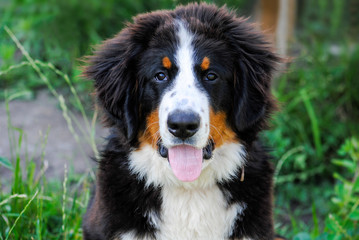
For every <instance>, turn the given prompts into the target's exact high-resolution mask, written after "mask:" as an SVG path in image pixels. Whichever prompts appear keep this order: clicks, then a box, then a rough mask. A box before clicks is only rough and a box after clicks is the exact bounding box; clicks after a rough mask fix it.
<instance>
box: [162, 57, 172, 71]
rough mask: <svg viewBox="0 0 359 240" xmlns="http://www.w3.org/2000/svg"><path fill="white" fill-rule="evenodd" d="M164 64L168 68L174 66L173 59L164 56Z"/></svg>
mask: <svg viewBox="0 0 359 240" xmlns="http://www.w3.org/2000/svg"><path fill="white" fill-rule="evenodd" d="M162 65H163V66H164V67H165V68H167V69H170V68H171V66H172V63H171V60H170V59H169V58H168V57H164V58H162Z"/></svg>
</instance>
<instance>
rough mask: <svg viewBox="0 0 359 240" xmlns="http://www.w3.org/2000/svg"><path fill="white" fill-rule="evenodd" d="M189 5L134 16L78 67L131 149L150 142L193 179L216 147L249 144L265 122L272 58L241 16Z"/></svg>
mask: <svg viewBox="0 0 359 240" xmlns="http://www.w3.org/2000/svg"><path fill="white" fill-rule="evenodd" d="M194 6H196V5H189V6H187V7H179V8H177V9H176V10H175V11H171V12H163V11H162V12H154V13H150V14H145V15H140V16H139V17H137V18H136V19H135V22H134V23H133V24H130V25H129V26H128V27H127V28H125V29H124V30H123V31H122V32H120V33H119V34H118V35H117V36H116V37H114V38H113V39H110V40H108V41H106V42H105V43H104V44H103V45H102V46H101V47H100V48H99V50H98V51H97V52H96V54H95V55H94V56H93V57H91V58H90V66H88V67H87V69H86V71H85V74H86V76H87V77H89V78H92V79H94V80H95V81H96V82H95V87H96V92H97V96H98V99H99V102H100V104H101V105H102V106H103V108H104V110H105V112H106V118H107V122H108V123H109V125H111V126H115V127H116V128H118V129H119V130H120V131H121V132H122V133H123V135H124V136H125V138H126V139H127V141H128V143H129V144H130V145H131V146H132V147H135V148H141V147H143V146H144V145H151V147H152V148H155V149H156V151H158V154H159V155H160V156H161V157H162V158H167V159H168V161H169V163H170V166H171V169H172V170H173V173H174V174H175V176H176V177H177V178H178V179H179V180H181V181H194V180H195V179H197V178H198V177H199V175H200V174H201V171H202V169H203V165H202V163H203V162H205V161H207V160H210V159H211V158H212V155H213V152H214V151H216V149H219V148H221V146H222V145H224V144H229V143H239V142H241V143H242V144H243V145H250V144H251V142H252V141H253V140H254V139H255V138H256V136H257V133H258V132H259V131H260V130H261V129H262V128H264V127H265V120H266V118H267V117H268V114H269V113H270V111H271V110H272V109H273V107H274V104H273V101H272V98H271V94H270V90H269V86H270V78H271V74H272V71H273V68H274V65H275V64H276V62H278V61H279V59H278V57H277V56H276V55H274V54H273V53H272V52H271V50H270V48H269V47H268V44H267V43H266V42H265V40H264V39H263V37H262V36H261V35H260V34H258V33H257V32H256V31H255V30H254V29H253V28H252V27H251V26H250V25H249V24H248V23H246V22H245V20H243V19H239V18H236V17H235V16H234V15H231V14H229V13H228V12H227V10H226V9H218V8H216V7H214V6H210V5H205V4H203V5H201V7H200V8H199V9H200V10H199V11H198V8H194ZM195 9H197V10H195ZM213 16H216V18H213ZM213 19H215V20H213Z"/></svg>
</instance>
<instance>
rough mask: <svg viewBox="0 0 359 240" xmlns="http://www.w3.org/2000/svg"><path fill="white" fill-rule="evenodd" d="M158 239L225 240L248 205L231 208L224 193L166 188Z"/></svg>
mask: <svg viewBox="0 0 359 240" xmlns="http://www.w3.org/2000/svg"><path fill="white" fill-rule="evenodd" d="M162 194H163V204H162V215H161V220H162V221H161V224H160V226H159V229H160V232H159V233H158V237H157V238H158V239H163V240H164V239H209V240H210V239H226V238H228V236H229V235H230V234H231V231H232V228H233V226H234V223H235V220H236V218H237V217H238V216H239V215H240V214H241V213H242V212H243V210H244V207H245V206H241V205H240V204H234V205H231V206H228V205H227V203H226V200H225V198H224V196H223V194H222V192H221V190H220V189H219V188H218V187H217V186H216V185H214V186H212V187H210V188H208V189H185V188H181V187H177V188H173V187H166V186H164V187H163V193H162Z"/></svg>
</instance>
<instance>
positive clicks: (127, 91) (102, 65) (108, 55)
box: [84, 29, 139, 139]
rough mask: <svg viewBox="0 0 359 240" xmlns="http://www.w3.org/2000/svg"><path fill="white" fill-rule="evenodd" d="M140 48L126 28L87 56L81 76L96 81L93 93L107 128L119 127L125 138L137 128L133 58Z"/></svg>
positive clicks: (134, 65)
mask: <svg viewBox="0 0 359 240" xmlns="http://www.w3.org/2000/svg"><path fill="white" fill-rule="evenodd" d="M138 53H139V49H138V48H137V49H136V48H135V47H134V46H133V43H132V41H131V34H130V31H129V29H125V30H123V31H122V32H120V33H119V34H118V35H117V36H115V37H114V38H112V39H109V40H107V41H104V42H103V43H102V45H100V46H99V48H98V49H97V50H96V51H95V52H94V55H93V56H90V57H88V61H87V62H88V66H86V67H85V71H84V76H86V77H87V78H89V79H93V80H94V81H95V83H94V86H95V94H96V97H97V100H98V102H99V104H100V106H102V108H103V110H104V112H105V121H106V123H107V124H108V125H110V126H113V125H116V126H118V127H119V128H120V129H121V130H122V131H123V133H124V134H125V136H126V137H127V138H128V139H132V138H133V137H134V136H133V134H134V132H135V131H136V128H137V122H138V119H137V118H136V116H137V115H138V111H139V109H138V108H137V106H138V105H136V103H137V102H138V97H139V94H138V92H137V91H136V82H137V79H136V75H135V74H134V73H135V71H136V64H135V59H134V56H135V55H136V54H138Z"/></svg>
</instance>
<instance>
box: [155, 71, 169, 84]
mask: <svg viewBox="0 0 359 240" xmlns="http://www.w3.org/2000/svg"><path fill="white" fill-rule="evenodd" d="M155 79H156V80H157V81H160V82H161V81H166V80H167V75H166V74H165V73H163V72H159V73H157V74H156V76H155Z"/></svg>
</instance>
